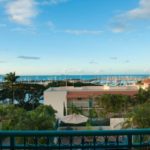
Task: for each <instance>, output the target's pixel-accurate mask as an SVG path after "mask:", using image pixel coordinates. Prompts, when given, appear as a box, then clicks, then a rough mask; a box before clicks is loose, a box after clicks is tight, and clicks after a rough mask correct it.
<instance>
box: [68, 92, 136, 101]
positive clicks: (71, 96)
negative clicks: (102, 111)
mask: <svg viewBox="0 0 150 150" xmlns="http://www.w3.org/2000/svg"><path fill="white" fill-rule="evenodd" d="M137 92H138V91H135V90H134V91H81V92H79V91H70V92H68V94H67V99H68V100H73V99H78V98H82V99H87V98H89V97H92V96H100V95H103V94H121V95H128V96H134V95H135V94H137Z"/></svg>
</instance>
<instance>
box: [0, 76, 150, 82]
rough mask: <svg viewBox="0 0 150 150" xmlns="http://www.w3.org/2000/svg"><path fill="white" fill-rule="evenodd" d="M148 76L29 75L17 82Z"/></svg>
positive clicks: (1, 78)
mask: <svg viewBox="0 0 150 150" xmlns="http://www.w3.org/2000/svg"><path fill="white" fill-rule="evenodd" d="M149 76H150V75H146V74H143V75H30V76H20V78H19V79H18V80H19V81H47V80H66V79H80V80H92V79H101V80H103V79H104V80H105V79H114V78H117V79H120V80H121V79H131V80H133V79H143V78H147V77H149ZM3 80H4V76H3V75H0V81H3Z"/></svg>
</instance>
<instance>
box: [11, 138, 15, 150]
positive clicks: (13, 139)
mask: <svg viewBox="0 0 150 150" xmlns="http://www.w3.org/2000/svg"><path fill="white" fill-rule="evenodd" d="M10 150H15V137H14V136H11V137H10Z"/></svg>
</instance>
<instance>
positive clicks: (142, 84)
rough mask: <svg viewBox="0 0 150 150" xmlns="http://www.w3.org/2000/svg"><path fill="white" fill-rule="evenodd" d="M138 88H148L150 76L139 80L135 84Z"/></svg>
mask: <svg viewBox="0 0 150 150" xmlns="http://www.w3.org/2000/svg"><path fill="white" fill-rule="evenodd" d="M137 87H138V89H139V88H142V89H144V90H146V89H148V88H149V87H150V78H147V79H144V80H142V81H140V83H138V84H137Z"/></svg>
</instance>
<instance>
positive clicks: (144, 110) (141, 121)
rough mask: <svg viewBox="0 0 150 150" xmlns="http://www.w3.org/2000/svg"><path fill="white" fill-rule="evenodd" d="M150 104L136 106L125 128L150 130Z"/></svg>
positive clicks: (129, 114) (129, 115) (130, 113)
mask: <svg viewBox="0 0 150 150" xmlns="http://www.w3.org/2000/svg"><path fill="white" fill-rule="evenodd" d="M149 108H150V103H145V104H142V105H138V106H136V107H135V108H134V109H133V110H132V111H131V112H129V113H128V114H127V116H126V118H128V119H127V121H126V122H125V123H124V125H123V127H124V128H150V109H149Z"/></svg>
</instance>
